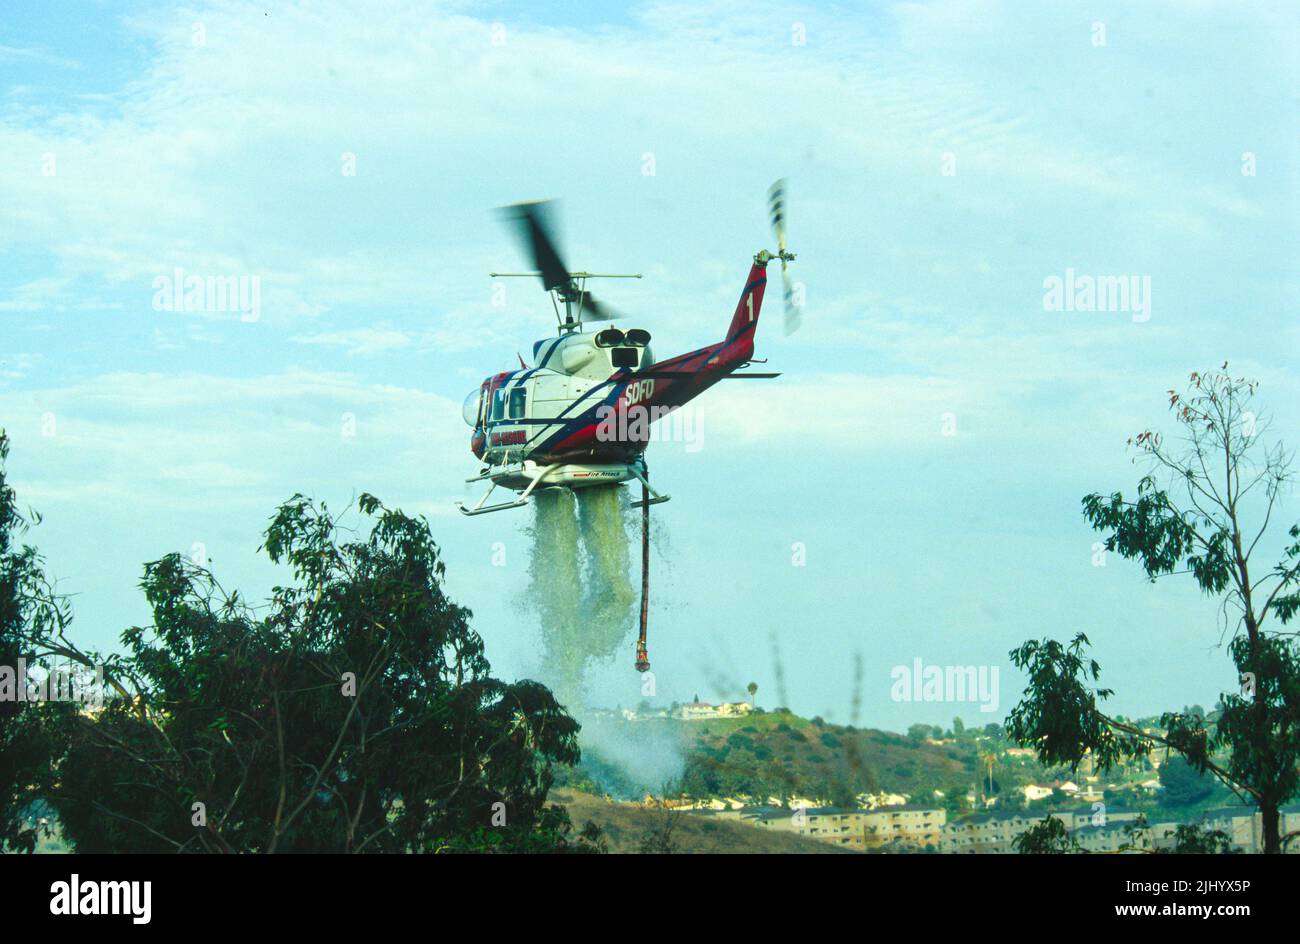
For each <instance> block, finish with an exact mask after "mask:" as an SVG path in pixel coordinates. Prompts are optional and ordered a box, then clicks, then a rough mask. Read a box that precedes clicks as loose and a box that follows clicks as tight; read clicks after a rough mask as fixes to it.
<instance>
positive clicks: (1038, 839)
mask: <svg viewBox="0 0 1300 944" xmlns="http://www.w3.org/2000/svg"><path fill="white" fill-rule="evenodd" d="M1011 848H1013V849H1015V850H1016V852H1018V853H1020V854H1021V855H1049V854H1050V855H1064V854H1068V853H1077V852H1083V851H1084V850H1083V847H1082V846H1080V845H1079V843H1078V842H1077V841H1076V840H1075V838H1074V836H1072V835H1071V834H1070V831H1069V830H1068V829H1066V827H1065V823H1063V822H1062V821H1061V820H1059V819H1057V818H1056V817H1055V816H1048V817H1046V818H1044V819H1042V820H1040V821H1039V822H1037V823H1035V824H1034V825H1033V826H1031V827H1029V829H1027V830H1025V831H1024V832H1023V833H1021V834H1020V835H1019V836H1016V837H1015V838H1014V839H1012V840H1011Z"/></svg>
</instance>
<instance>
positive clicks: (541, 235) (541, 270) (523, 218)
mask: <svg viewBox="0 0 1300 944" xmlns="http://www.w3.org/2000/svg"><path fill="white" fill-rule="evenodd" d="M554 205H555V201H553V200H537V201H532V202H528V203H512V204H510V205H509V206H504V207H502V208H501V212H502V214H503V215H504V216H505V217H506V219H507V220H509V221H510V222H511V223H513V224H514V225H515V228H516V231H517V232H518V233H519V235H520V238H521V239H522V241H523V243H524V249H525V251H526V252H528V253H529V254H530V255H531V256H532V257H533V263H534V265H536V266H537V270H536V271H534V272H490V273H488V275H489V276H490V277H491V278H540V279H541V280H542V287H543V288H545V289H546V291H548V292H550V293H551V301H552V303H553V304H554V305H555V317H556V320H557V321H558V322H559V327H560V334H569V333H571V332H573V331H578V330H581V327H582V325H584V324H587V323H589V322H593V321H613V320H614V319H616V318H618V317H620V315H619V313H618V312H617V311H615V310H614V309H612V308H610V307H609V306H607V305H605V304H604V303H602V302H597V301H596V299H595V297H594V296H593V295H592V294H591V292H589V291H587V279H639V278H641V274H640V273H639V272H638V273H630V274H612V273H599V272H570V271H569V270H568V268H567V267H566V266H565V265H564V262H563V260H561V259H560V253H559V250H557V249H556V247H555V240H554V238H553V237H552V234H553V233H554V231H555V227H554V225H553V224H552V222H551V209H552V207H553V206H554ZM561 302H563V303H564V312H563V314H561V312H560V303H561Z"/></svg>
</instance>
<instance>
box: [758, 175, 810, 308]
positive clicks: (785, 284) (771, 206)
mask: <svg viewBox="0 0 1300 944" xmlns="http://www.w3.org/2000/svg"><path fill="white" fill-rule="evenodd" d="M786 189H787V184H786V179H785V178H784V177H782V178H781V179H780V180H778V181H777V182H776V183H774V184H772V186H771V188H770V189H769V190H768V191H767V206H768V210H769V211H770V213H771V216H772V232H773V233H775V234H776V248H777V252H779V253H780V254H781V282H782V289H783V294H784V298H785V333H786V334H794V332H795V331H797V330H799V325H801V324H802V323H803V313H802V312H800V311H799V306H797V305H796V304H795V303H794V285H793V283H791V281H790V259H791V258H793V257H792V256H789V255H788V254H787V253H786V251H785V197H786Z"/></svg>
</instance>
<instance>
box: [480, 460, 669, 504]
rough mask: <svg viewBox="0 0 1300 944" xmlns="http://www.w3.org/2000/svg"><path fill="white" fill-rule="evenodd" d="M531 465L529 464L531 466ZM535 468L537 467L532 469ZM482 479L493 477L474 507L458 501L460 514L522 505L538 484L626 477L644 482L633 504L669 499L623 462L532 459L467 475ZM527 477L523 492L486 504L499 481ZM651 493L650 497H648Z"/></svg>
mask: <svg viewBox="0 0 1300 944" xmlns="http://www.w3.org/2000/svg"><path fill="white" fill-rule="evenodd" d="M530 466H531V468H530ZM534 470H536V471H534ZM483 479H490V480H491V481H492V484H491V486H489V488H488V490H487V492H485V493H484V495H483V497H482V498H480V499H479V500H478V504H477V505H475V506H474V507H473V508H466V507H465V505H464V504H463V503H462V502H457V503H456V507H457V508H459V509H460V513H461V514H463V515H467V516H470V515H486V514H489V513H490V512H493V511H505V510H506V509H508V508H522V507H523V506H524V505H526V504H528V499H529V497H530V496H531V495H532V494H533V492H534V491H536V490H537V489H538V488H572V489H579V488H590V487H592V486H598V485H617V484H618V483H619V482H626V481H627V480H628V479H636V480H637V481H638V482H640V483H641V484H642V485H643V486H645V488H646V491H647V493H648V495H647V496H646V497H644V498H643V499H642V500H640V501H637V502H636V504H637V505H638V506H639V505H642V504H645V505H658V504H662V503H663V502H666V501H668V499H669V497H670V496H668V495H660V494H659V493H658V492H656V491H655V490H654V489H653V488H651V487H650V483H649V482H647V481H646V479H645V475H644V474H643V472H642V471H641V470H640V469H639V468H637V466H636V465H626V466H589V465H579V464H574V463H557V464H555V465H547V466H532V463H526V464H525V466H523V467H519V466H515V467H512V468H508V469H500V470H497V471H494V472H489V473H487V474H485V475H479V476H476V477H475V478H472V479H468V480H467V481H469V482H478V481H482V480H483ZM521 480H524V481H527V483H528V484H527V486H525V487H524V490H523V492H522V493H520V495H519V497H518V498H516V499H515V500H514V501H508V502H498V503H497V504H495V505H488V504H486V503H487V500H488V499H489V498H490V497H492V493H493V492H494V491H496V488H497V486H498V485H505V486H507V487H512V488H518V487H519V486H520V485H522V484H523V481H521ZM650 496H653V497H650Z"/></svg>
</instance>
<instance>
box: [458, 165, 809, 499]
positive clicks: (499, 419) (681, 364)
mask: <svg viewBox="0 0 1300 944" xmlns="http://www.w3.org/2000/svg"><path fill="white" fill-rule="evenodd" d="M768 198H769V203H770V207H771V211H772V227H773V229H774V230H775V232H776V238H777V251H776V252H775V253H773V252H769V251H768V250H766V249H764V250H762V251H760V252H759V253H758V254H757V255H755V256H754V263H753V265H752V266H751V268H750V270H749V275H748V276H747V277H746V279H745V288H744V290H743V291H742V292H741V295H740V301H739V302H738V303H737V304H736V310H735V312H734V313H733V314H732V317H731V323H730V324H729V325H728V326H727V333H726V335H725V336H724V337H723V339H722V340H721V341H717V342H715V343H713V344H709V345H706V346H705V347H702V348H699V349H698V350H695V351H691V352H690V353H687V354H679V355H678V356H676V357H670V358H668V359H667V360H663V361H655V360H654V357H653V356H652V354H651V351H650V332H648V331H646V330H644V329H642V328H630V329H628V330H626V331H621V330H619V329H618V328H616V327H607V328H604V329H602V330H599V331H591V332H588V331H584V330H583V328H584V326H586V325H589V324H591V323H593V322H603V321H613V320H615V318H617V317H618V316H617V315H616V314H615V313H614V312H613V311H611V310H610V309H609V308H607V307H606V306H605V305H603V304H600V303H598V302H597V301H596V300H595V298H593V297H592V294H591V293H590V292H588V291H587V290H586V283H587V280H588V279H596V278H638V279H639V278H640V277H641V276H640V275H598V274H594V273H590V272H570V271H569V270H568V269H567V268H566V267H565V265H564V263H563V262H562V261H561V259H560V256H559V253H558V251H557V250H556V247H555V241H554V240H553V239H552V237H551V227H550V225H549V221H548V216H549V208H550V204H549V203H545V202H541V203H522V204H516V205H514V206H511V207H506V208H505V212H506V213H507V214H508V216H509V218H510V219H511V220H512V221H514V222H515V223H516V224H517V225H518V226H519V228H520V230H521V232H522V235H523V237H524V241H525V243H526V245H527V246H528V248H529V250H530V252H531V254H532V257H533V259H534V262H535V264H536V266H537V270H538V271H535V272H493V273H491V275H492V277H493V278H518V277H533V278H536V277H540V278H541V280H542V285H543V286H544V288H545V289H546V290H547V291H548V292H550V294H551V298H552V302H553V304H554V306H555V314H556V319H557V321H558V322H559V334H558V336H557V337H552V338H543V339H542V340H540V341H538V342H537V343H535V344H534V345H533V361H534V363H533V366H531V367H530V366H527V365H526V364H524V363H523V358H522V357H521V358H520V367H519V369H518V370H510V371H505V372H503V373H499V374H494V375H492V376H491V377H488V378H487V379H486V380H484V381H483V383H482V384H480V385H479V387H478V389H476V390H474V391H473V392H471V393H470V395H469V396H468V397H467V398H466V399H465V407H464V416H465V422H466V423H467V424H468V425H469V426H471V427H473V430H474V432H473V435H472V436H471V437H470V449H471V451H472V452H473V453H474V455H475V456H476V457H478V458H479V459H481V460H482V461H483V463H484V468H483V469H482V471H481V472H480V473H479V474H478V475H476V476H474V477H473V478H470V479H467V480H466V481H467V482H482V481H489V482H491V486H490V487H489V488H488V490H487V492H486V493H485V494H484V495H483V497H482V498H481V499H479V502H478V504H476V505H475V506H474V507H472V508H466V507H464V505H463V504H462V505H459V507H460V510H461V511H462V512H463V513H464V514H467V515H484V514H488V513H489V512H494V511H504V510H505V509H508V508H519V507H521V506H523V505H525V504H527V503H528V498H529V496H530V495H532V493H533V492H534V491H535V490H537V489H539V488H583V487H587V486H592V485H615V484H618V483H620V482H626V481H629V480H632V479H636V480H637V481H639V482H640V483H641V484H642V485H643V486H644V487H645V488H646V489H647V490H648V491H649V493H650V495H651V496H653V497H652V498H651V499H650V502H649V503H650V504H658V503H659V502H663V501H667V500H668V497H667V496H665V495H660V494H659V493H658V492H655V491H654V489H652V488H650V483H649V482H648V481H647V476H646V466H645V448H646V445H647V444H648V443H649V439H650V434H649V423H650V421H652V420H655V419H659V418H662V417H663V416H664V415H666V414H667V413H668V412H670V411H672V410H675V409H677V408H678V407H680V406H682V405H683V404H685V403H687V402H689V401H691V400H693V399H695V398H696V397H697V396H699V395H700V394H701V393H703V392H704V391H705V390H707V389H709V388H710V387H712V386H713V385H714V384H715V383H717V382H718V381H720V380H723V379H726V378H728V377H734V378H771V377H776V376H779V375H777V374H760V373H755V372H749V371H746V372H744V373H736V372H737V371H739V370H741V369H742V368H745V367H748V366H749V365H750V363H751V362H752V358H753V355H754V332H755V329H756V328H757V327H758V317H759V313H760V311H761V309H762V305H763V290H764V288H765V286H766V285H767V272H766V270H767V264H768V263H769V262H771V261H772V260H773V259H779V260H780V261H781V274H782V277H783V279H784V282H785V303H786V307H785V316H786V322H785V327H786V333H787V334H789V333H790V332H791V331H793V330H794V329H795V328H796V327H797V326H798V321H799V315H798V309H797V308H796V306H795V305H794V304H793V296H792V292H791V284H790V273H789V269H788V264H789V262H790V261H791V260H793V259H794V257H795V256H794V253H792V252H787V251H786V248H785V210H784V206H785V182H784V181H780V180H779V181H777V182H776V183H775V184H773V185H772V189H771V191H770V192H769V194H768ZM497 486H504V487H506V488H510V489H514V490H515V491H518V492H520V494H519V496H518V497H517V498H516V499H514V500H513V501H507V502H501V503H499V504H495V505H488V504H487V500H488V498H489V497H490V496H491V494H492V492H493V491H494V490H495V489H496V488H497Z"/></svg>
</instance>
